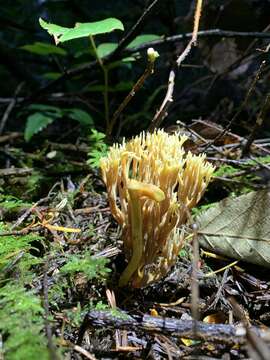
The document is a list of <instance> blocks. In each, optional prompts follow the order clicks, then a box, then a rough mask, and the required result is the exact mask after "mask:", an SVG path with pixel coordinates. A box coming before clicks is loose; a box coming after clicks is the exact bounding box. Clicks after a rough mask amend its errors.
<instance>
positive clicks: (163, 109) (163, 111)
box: [150, 0, 202, 131]
mask: <svg viewBox="0 0 270 360" xmlns="http://www.w3.org/2000/svg"><path fill="white" fill-rule="evenodd" d="M201 11H202V0H197V4H196V9H195V15H194V25H193V31H192V37H191V40H190V41H189V43H188V44H187V46H186V48H185V49H184V51H183V52H182V53H181V54H180V55H179V56H178V58H177V60H176V63H175V65H174V67H175V68H179V67H180V65H181V64H182V62H183V61H184V60H185V58H186V57H187V55H188V54H189V53H190V50H191V48H192V46H193V45H196V42H197V36H198V29H199V22H200V17H201ZM175 68H173V69H172V70H171V71H170V74H169V80H168V89H167V92H166V95H165V97H164V100H163V101H162V104H161V106H160V108H159V109H158V111H157V113H156V115H155V116H154V118H153V120H152V122H151V125H150V131H153V130H154V129H156V128H157V127H158V126H160V124H161V122H162V121H163V120H164V118H165V117H166V116H167V115H168V108H169V106H170V105H171V103H172V102H173V92H174V84H175V77H176V73H175V71H176V70H175Z"/></svg>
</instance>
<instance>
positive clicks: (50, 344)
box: [43, 261, 59, 360]
mask: <svg viewBox="0 0 270 360" xmlns="http://www.w3.org/2000/svg"><path fill="white" fill-rule="evenodd" d="M47 272H48V262H47V261H46V262H45V269H44V277H43V295H44V310H45V311H44V315H45V319H44V322H45V329H46V335H47V338H48V350H49V354H50V359H51V360H59V357H58V355H57V353H56V348H55V345H54V343H53V340H52V328H51V325H50V322H49V316H50V311H49V299H48V275H47Z"/></svg>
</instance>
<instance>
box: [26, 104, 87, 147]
mask: <svg viewBox="0 0 270 360" xmlns="http://www.w3.org/2000/svg"><path fill="white" fill-rule="evenodd" d="M27 111H28V112H29V113H30V115H28V117H27V120H26V126H25V130H24V138H25V140H26V141H30V140H31V138H32V137H33V136H34V135H35V134H37V133H39V132H40V131H42V130H43V129H45V128H46V127H47V126H48V125H50V124H52V123H53V122H54V121H55V120H57V119H62V118H64V117H66V118H69V119H72V120H75V121H78V122H79V123H80V124H81V125H82V126H85V127H89V126H91V125H93V119H92V117H91V116H90V115H89V114H88V113H87V112H86V111H84V110H81V109H76V108H71V109H60V108H59V107H56V106H49V105H43V104H34V105H30V106H29V107H28V109H27Z"/></svg>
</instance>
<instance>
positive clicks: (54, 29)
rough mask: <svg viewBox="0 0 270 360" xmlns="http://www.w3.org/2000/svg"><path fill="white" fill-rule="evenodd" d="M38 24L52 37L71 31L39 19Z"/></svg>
mask: <svg viewBox="0 0 270 360" xmlns="http://www.w3.org/2000/svg"><path fill="white" fill-rule="evenodd" d="M39 24H40V26H41V27H42V28H43V29H45V30H47V31H48V33H49V34H50V35H53V36H60V35H63V34H65V33H66V32H68V31H69V30H71V28H66V27H63V26H59V25H55V24H49V23H47V22H46V21H44V20H43V19H41V18H39Z"/></svg>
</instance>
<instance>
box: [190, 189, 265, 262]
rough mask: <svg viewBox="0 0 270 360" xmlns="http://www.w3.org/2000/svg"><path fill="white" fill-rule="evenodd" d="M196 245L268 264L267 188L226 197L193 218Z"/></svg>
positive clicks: (241, 258)
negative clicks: (196, 232) (196, 235)
mask: <svg viewBox="0 0 270 360" xmlns="http://www.w3.org/2000/svg"><path fill="white" fill-rule="evenodd" d="M196 220H197V223H198V225H199V233H198V236H199V242H200V245H201V246H202V247H204V248H206V249H208V250H211V251H213V252H215V253H218V254H221V255H225V256H229V257H232V258H236V259H240V260H243V261H246V262H250V263H253V264H257V265H261V266H264V267H267V268H270V226H269V225H270V192H269V191H267V190H260V191H256V192H251V193H249V194H247V195H242V196H239V197H237V198H227V199H225V200H222V201H221V202H219V203H218V204H217V205H216V206H214V207H213V208H210V209H208V210H207V211H205V212H204V213H203V214H201V215H200V216H199V217H198V218H197V219H196Z"/></svg>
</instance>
